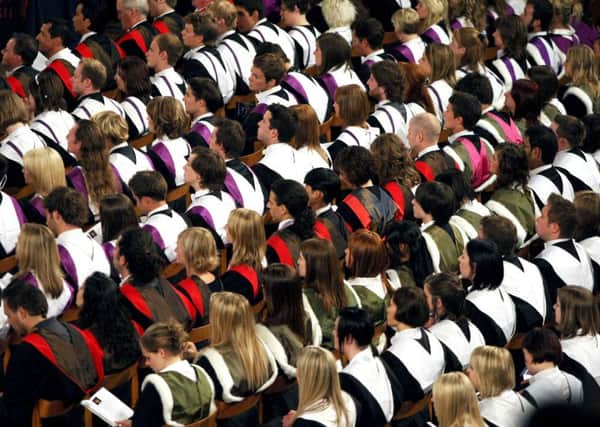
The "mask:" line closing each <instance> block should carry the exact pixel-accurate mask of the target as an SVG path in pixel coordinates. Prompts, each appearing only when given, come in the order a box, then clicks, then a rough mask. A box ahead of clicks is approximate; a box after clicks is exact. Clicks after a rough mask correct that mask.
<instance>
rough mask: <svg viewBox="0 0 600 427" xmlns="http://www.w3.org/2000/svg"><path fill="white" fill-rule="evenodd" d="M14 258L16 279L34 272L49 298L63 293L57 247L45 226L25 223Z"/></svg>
mask: <svg viewBox="0 0 600 427" xmlns="http://www.w3.org/2000/svg"><path fill="white" fill-rule="evenodd" d="M16 256H17V260H18V264H19V272H18V273H17V277H24V276H26V275H27V274H28V273H32V272H35V275H36V276H37V278H38V282H39V285H40V286H41V287H42V288H43V290H44V293H46V294H48V295H49V296H50V297H51V298H53V299H56V298H58V297H59V296H60V295H61V294H62V291H63V287H64V283H63V273H62V270H61V269H60V258H59V255H58V247H57V246H56V240H55V238H54V234H52V231H50V229H49V228H48V227H46V226H45V225H41V224H34V223H26V224H24V225H23V227H22V228H21V233H20V234H19V240H18V242H17V250H16Z"/></svg>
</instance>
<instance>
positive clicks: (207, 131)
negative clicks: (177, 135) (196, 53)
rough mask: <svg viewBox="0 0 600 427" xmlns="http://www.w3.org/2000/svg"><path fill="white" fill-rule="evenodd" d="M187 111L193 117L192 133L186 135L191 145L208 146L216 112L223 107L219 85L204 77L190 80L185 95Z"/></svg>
mask: <svg viewBox="0 0 600 427" xmlns="http://www.w3.org/2000/svg"><path fill="white" fill-rule="evenodd" d="M183 104H184V105H185V112H186V113H188V114H189V115H190V117H191V118H192V123H191V125H190V128H191V129H190V133H188V134H187V135H186V136H185V139H186V140H187V141H188V142H189V144H190V146H191V147H192V148H193V147H196V146H203V147H208V145H209V144H210V136H211V134H212V132H213V131H214V122H215V119H216V116H215V113H216V112H217V110H218V109H219V108H222V107H223V99H222V97H221V92H219V87H218V86H217V85H216V83H215V82H214V81H212V80H211V79H208V78H203V77H194V78H192V79H190V80H188V87H187V89H186V92H185V96H184V97H183Z"/></svg>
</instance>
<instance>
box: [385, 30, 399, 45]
mask: <svg viewBox="0 0 600 427" xmlns="http://www.w3.org/2000/svg"><path fill="white" fill-rule="evenodd" d="M393 43H398V36H397V35H396V33H395V32H394V31H386V32H385V33H384V34H383V45H384V46H385V45H387V44H393Z"/></svg>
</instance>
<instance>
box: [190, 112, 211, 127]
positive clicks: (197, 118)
mask: <svg viewBox="0 0 600 427" xmlns="http://www.w3.org/2000/svg"><path fill="white" fill-rule="evenodd" d="M212 116H213V113H211V112H210V111H209V112H208V113H204V114H201V115H199V116H198V117H196V118H195V119H194V120H192V123H191V124H190V127H192V126H194V125H195V124H196V123H198V122H199V121H200V120H202V119H205V118H207V117H212Z"/></svg>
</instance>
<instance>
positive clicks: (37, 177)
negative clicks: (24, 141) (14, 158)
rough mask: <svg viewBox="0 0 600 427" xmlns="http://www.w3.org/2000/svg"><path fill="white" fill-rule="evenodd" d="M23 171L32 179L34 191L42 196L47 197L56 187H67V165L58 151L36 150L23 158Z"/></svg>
mask: <svg viewBox="0 0 600 427" xmlns="http://www.w3.org/2000/svg"><path fill="white" fill-rule="evenodd" d="M23 169H25V170H26V171H27V173H28V174H29V176H30V178H31V187H33V191H35V192H36V193H38V194H39V195H40V196H47V195H48V193H50V192H51V191H52V190H54V189H55V188H56V187H65V186H66V185H67V181H66V179H65V165H64V163H63V160H62V158H61V157H60V154H58V153H57V152H56V150H54V149H52V148H49V147H45V148H34V149H33V150H29V151H28V152H26V153H25V155H24V156H23Z"/></svg>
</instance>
